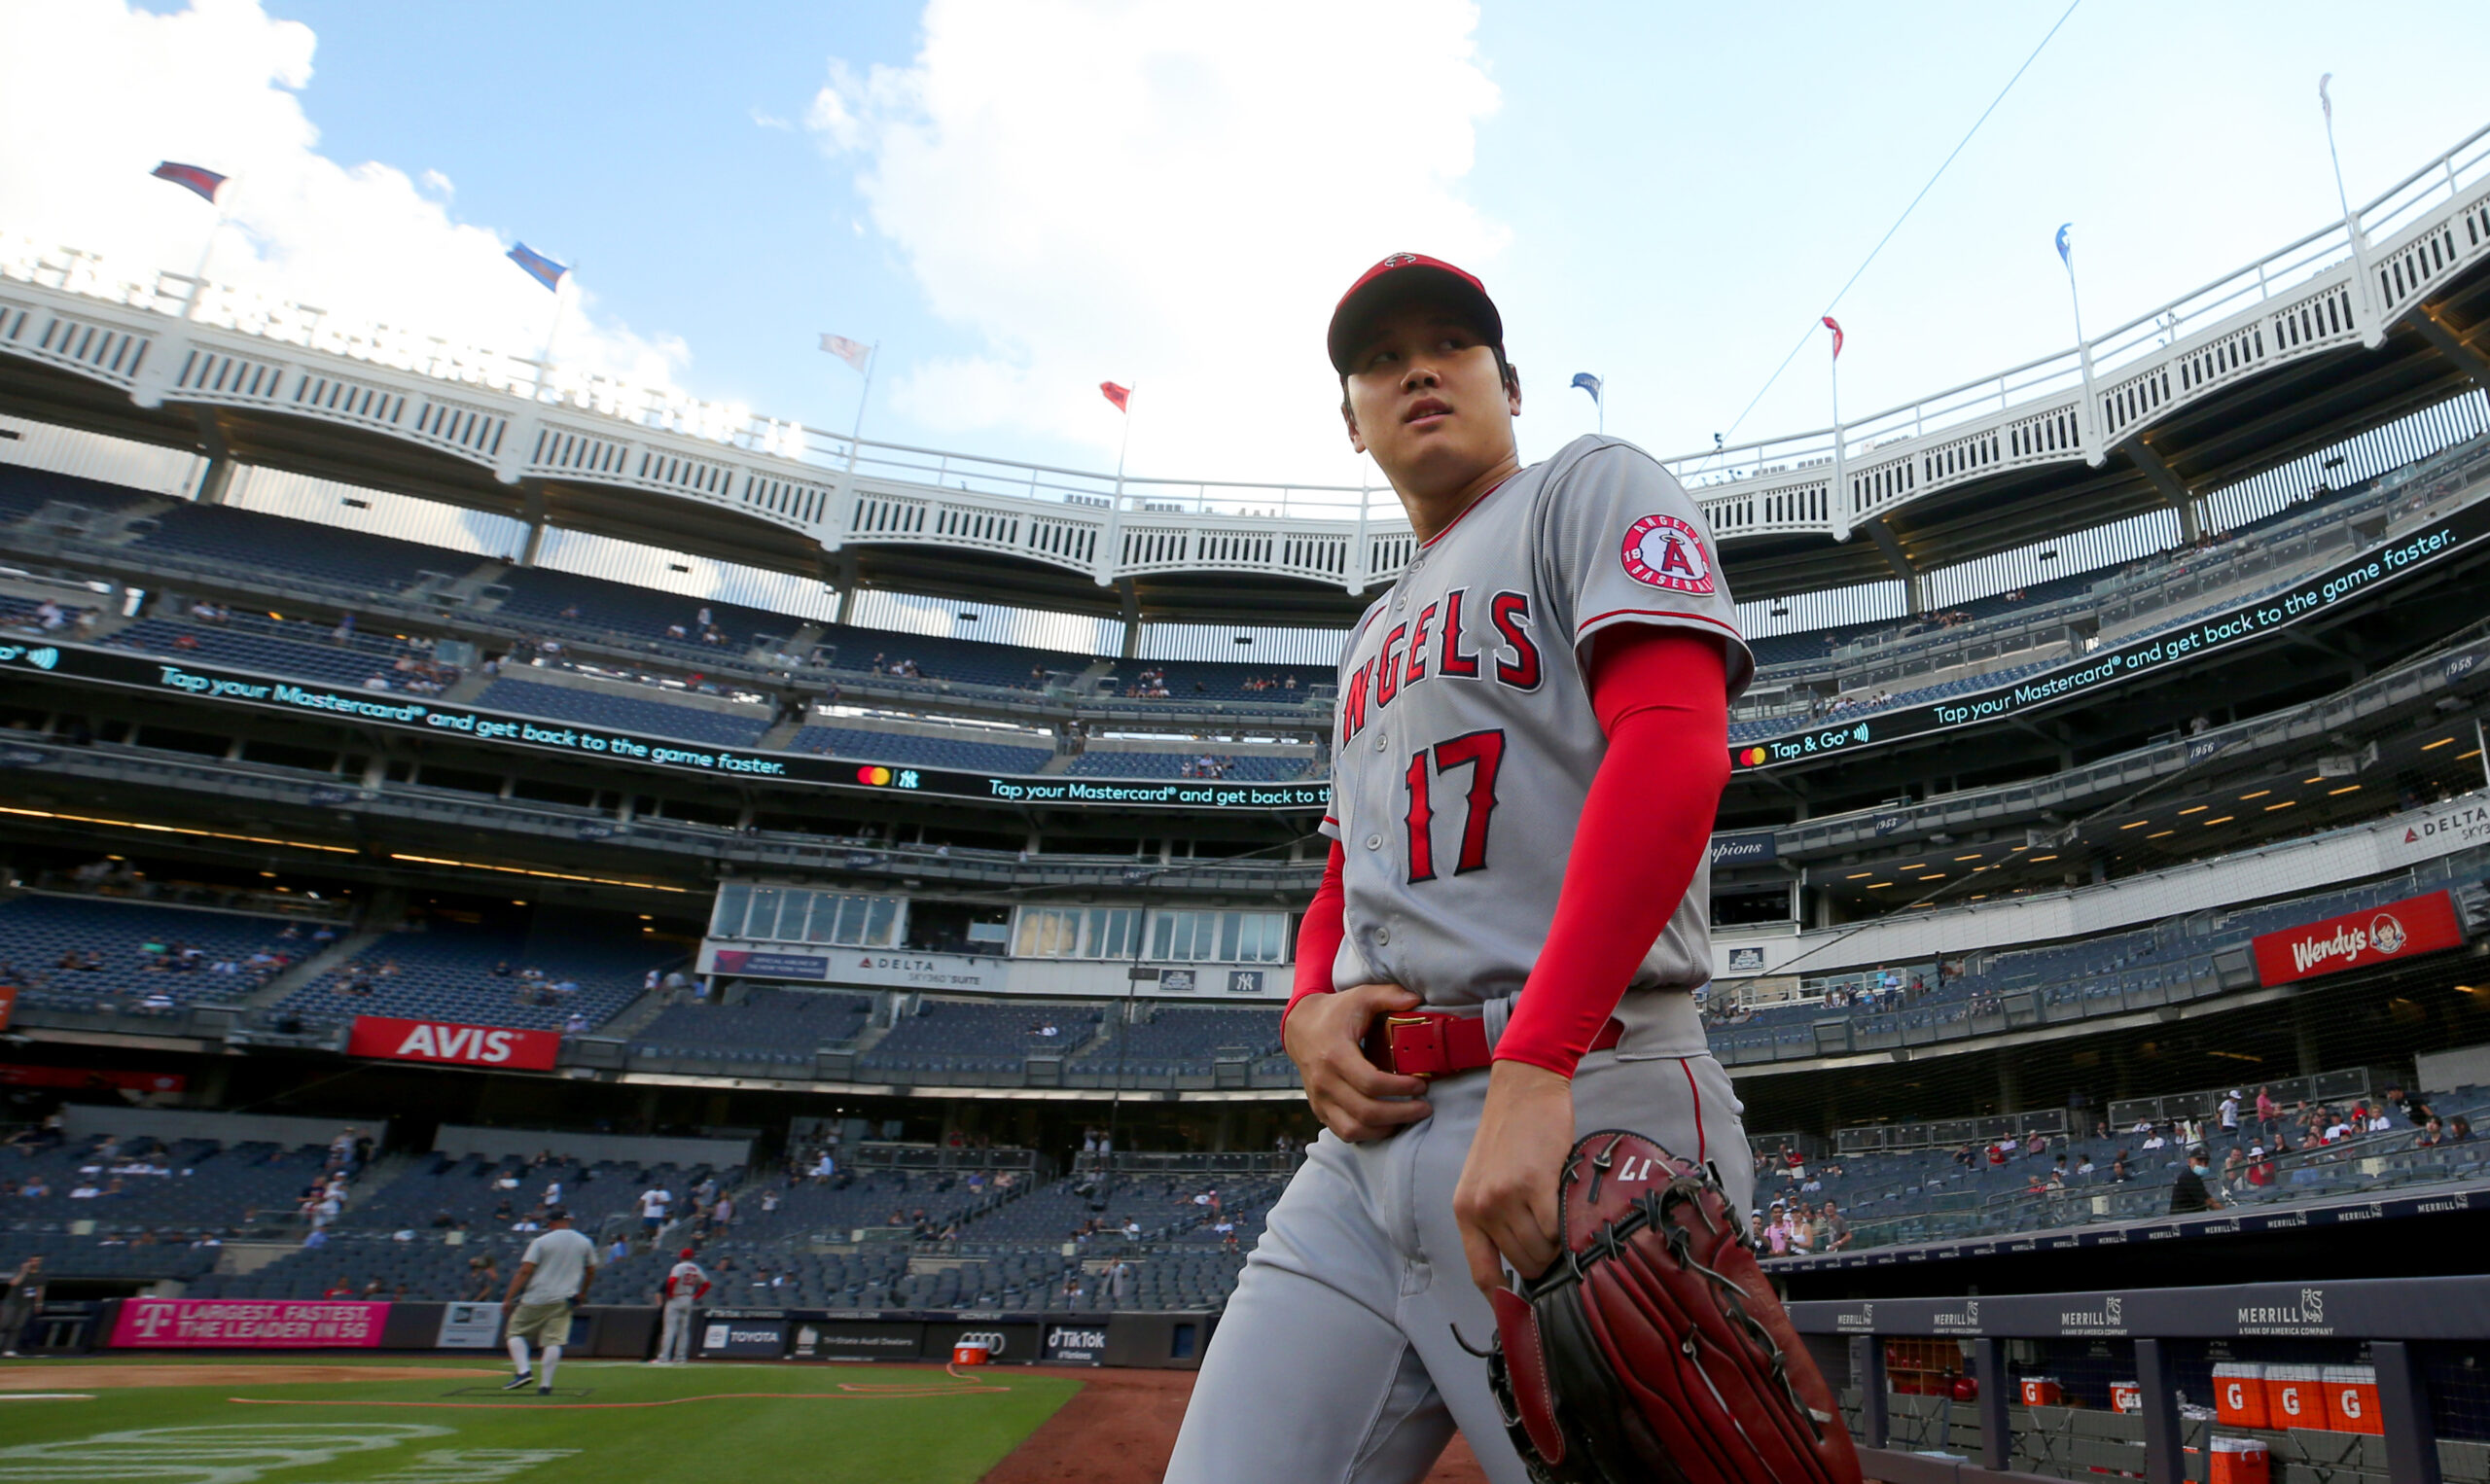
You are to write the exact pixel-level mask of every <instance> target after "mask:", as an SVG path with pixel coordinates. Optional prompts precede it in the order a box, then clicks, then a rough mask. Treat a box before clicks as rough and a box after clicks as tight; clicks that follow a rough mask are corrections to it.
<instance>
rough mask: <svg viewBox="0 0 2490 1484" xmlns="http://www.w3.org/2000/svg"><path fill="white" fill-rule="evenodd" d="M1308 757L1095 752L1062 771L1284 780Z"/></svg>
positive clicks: (1118, 775) (1092, 774)
mask: <svg viewBox="0 0 2490 1484" xmlns="http://www.w3.org/2000/svg"><path fill="white" fill-rule="evenodd" d="M1311 760H1312V759H1311V757H1310V756H1309V757H1305V758H1273V757H1269V756H1266V755H1261V754H1250V753H1249V754H1247V755H1245V756H1243V757H1228V756H1225V755H1221V754H1212V753H1198V752H1187V753H1167V752H1139V751H1134V752H1107V751H1098V752H1087V753H1084V754H1082V755H1081V756H1080V757H1079V758H1076V759H1074V760H1073V763H1072V766H1071V767H1069V768H1066V769H1065V770H1064V771H1066V772H1068V773H1070V774H1072V775H1073V776H1074V777H1076V778H1230V779H1234V780H1236V781H1237V782H1239V783H1284V782H1287V781H1288V780H1290V779H1292V778H1296V777H1298V776H1299V775H1301V774H1303V773H1304V771H1305V768H1306V764H1307V763H1308V762H1310V761H1311ZM1205 762H1207V763H1208V764H1209V765H1208V766H1207V767H1205V766H1204V763H1205Z"/></svg>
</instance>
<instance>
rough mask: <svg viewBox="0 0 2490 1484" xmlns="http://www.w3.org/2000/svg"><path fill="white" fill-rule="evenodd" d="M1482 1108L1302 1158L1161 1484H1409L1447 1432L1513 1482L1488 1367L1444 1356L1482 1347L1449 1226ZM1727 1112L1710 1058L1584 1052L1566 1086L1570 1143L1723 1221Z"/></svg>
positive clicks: (1209, 1360)
mask: <svg viewBox="0 0 2490 1484" xmlns="http://www.w3.org/2000/svg"><path fill="white" fill-rule="evenodd" d="M1696 1035H1697V1036H1698V1038H1699V1035H1700V1032H1699V1030H1698V1031H1697V1032H1696ZM1486 1094H1487V1074H1486V1073H1485V1072H1483V1071H1482V1072H1468V1073H1463V1074H1461V1075H1460V1076H1457V1077H1449V1078H1439V1079H1438V1080H1437V1081H1436V1082H1435V1083H1434V1084H1433V1085H1432V1086H1431V1087H1429V1088H1428V1091H1427V1100H1428V1102H1429V1103H1430V1104H1431V1105H1432V1107H1433V1110H1434V1112H1433V1113H1431V1114H1430V1115H1429V1116H1428V1117H1427V1118H1426V1119H1424V1120H1423V1121H1420V1122H1418V1123H1413V1124H1411V1125H1409V1126H1408V1127H1407V1128H1405V1129H1404V1130H1402V1131H1401V1132H1400V1133H1398V1134H1396V1135H1394V1136H1393V1137H1391V1138H1389V1139H1382V1140H1376V1141H1374V1142H1372V1143H1368V1144H1348V1143H1344V1142H1343V1141H1341V1140H1340V1139H1338V1138H1337V1137H1335V1136H1334V1135H1333V1134H1331V1133H1329V1132H1326V1133H1325V1134H1324V1135H1323V1136H1322V1138H1321V1139H1319V1140H1318V1141H1316V1143H1315V1144H1314V1145H1313V1146H1312V1148H1311V1149H1310V1150H1309V1152H1308V1154H1307V1157H1306V1162H1305V1164H1304V1165H1303V1166H1302V1167H1300V1168H1299V1169H1298V1173H1297V1176H1296V1178H1295V1179H1293V1180H1292V1181H1291V1182H1290V1183H1289V1187H1288V1190H1287V1191H1286V1193H1284V1194H1283V1195H1282V1196H1281V1197H1280V1200H1279V1203H1278V1204H1277V1205H1276V1206H1274V1207H1273V1208H1272V1209H1271V1215H1270V1220H1269V1224H1268V1227H1267V1229H1266V1230H1265V1231H1264V1232H1263V1240H1262V1242H1261V1243H1260V1244H1259V1245H1258V1246H1256V1248H1255V1249H1254V1254H1253V1255H1252V1256H1251V1257H1250V1258H1248V1259H1247V1261H1246V1264H1245V1270H1244V1273H1243V1274H1242V1275H1241V1276H1240V1277H1239V1279H1238V1281H1237V1285H1236V1291H1235V1293H1234V1294H1233V1295H1232V1296H1231V1297H1230V1298H1229V1299H1228V1302H1227V1313H1226V1315H1225V1316H1223V1317H1222V1318H1221V1320H1220V1322H1219V1325H1218V1328H1217V1329H1216V1330H1215V1331H1214V1332H1213V1335H1212V1338H1211V1343H1210V1349H1209V1351H1208V1352H1207V1353H1206V1354H1205V1355H1204V1356H1203V1358H1202V1369H1201V1375H1200V1376H1199V1377H1198V1378H1197V1379H1196V1381H1195V1383H1194V1386H1193V1395H1192V1403H1191V1405H1189V1406H1188V1407H1187V1409H1186V1412H1185V1424H1184V1428H1183V1431H1180V1432H1179V1433H1178V1434H1177V1438H1176V1451H1175V1456H1174V1457H1173V1458H1172V1459H1170V1460H1169V1462H1168V1466H1167V1475H1166V1477H1167V1481H1168V1484H1417V1481H1419V1480H1422V1479H1424V1478H1425V1477H1426V1474H1427V1470H1428V1469H1429V1468H1430V1467H1432V1466H1434V1464H1435V1461H1436V1457H1437V1455H1438V1454H1440V1453H1441V1452H1442V1451H1443V1448H1444V1445H1445V1443H1447V1442H1449V1441H1450V1440H1451V1438H1452V1434H1453V1431H1454V1430H1456V1429H1458V1430H1459V1431H1460V1432H1461V1434H1462V1435H1463V1436H1464V1437H1466V1438H1467V1439H1469V1442H1470V1447H1471V1451H1472V1452H1474V1453H1476V1455H1477V1457H1478V1462H1479V1464H1480V1466H1483V1467H1484V1468H1485V1469H1486V1471H1487V1477H1488V1478H1490V1479H1491V1480H1494V1481H1495V1484H1526V1475H1525V1474H1524V1472H1523V1470H1522V1464H1521V1459H1520V1457H1519V1456H1518V1455H1517V1454H1515V1453H1514V1452H1513V1448H1512V1443H1511V1442H1509V1441H1508V1440H1507V1437H1506V1433H1505V1425H1504V1419H1503V1417H1502V1416H1501V1415H1500V1414H1499V1412H1498V1411H1497V1408H1496V1398H1495V1396H1494V1394H1493V1393H1491V1392H1490V1391H1489V1390H1488V1388H1487V1362H1486V1361H1485V1360H1483V1359H1481V1358H1479V1357H1477V1356H1474V1355H1471V1354H1470V1353H1469V1352H1468V1351H1466V1350H1464V1349H1463V1348H1462V1346H1461V1344H1460V1343H1458V1342H1457V1341H1456V1340H1455V1339H1454V1331H1455V1330H1456V1329H1457V1330H1458V1331H1459V1332H1460V1336H1461V1338H1462V1339H1464V1340H1467V1341H1468V1342H1469V1343H1470V1344H1471V1345H1473V1346H1476V1347H1477V1348H1479V1349H1481V1350H1484V1349H1485V1348H1486V1346H1487V1342H1488V1340H1489V1339H1490V1337H1491V1336H1492V1335H1493V1334H1494V1332H1495V1321H1494V1319H1493V1318H1492V1317H1491V1315H1490V1311H1489V1310H1488V1307H1487V1300H1486V1299H1485V1297H1484V1296H1483V1295H1481V1294H1480V1293H1479V1291H1478V1290H1477V1289H1476V1287H1475V1286H1474V1285H1473V1284H1472V1283H1471V1281H1470V1265H1469V1262H1468V1260H1467V1259H1466V1258H1465V1257H1464V1256H1463V1254H1462V1250H1461V1237H1460V1234H1459V1232H1458V1231H1457V1230H1456V1228H1455V1227H1454V1225H1453V1219H1452V1190H1453V1186H1454V1185H1455V1184H1457V1183H1458V1182H1459V1181H1460V1179H1461V1167H1462V1163H1463V1161H1464V1160H1465V1159H1467V1158H1468V1157H1469V1153H1470V1143H1471V1139H1472V1136H1473V1135H1475V1134H1476V1132H1477V1128H1478V1113H1479V1110H1480V1107H1481V1105H1483V1104H1484V1102H1485V1101H1486ZM1743 1111H1744V1110H1743V1109H1742V1108H1741V1106H1740V1104H1739V1103H1738V1100H1737V1098H1736V1096H1735V1094H1733V1093H1732V1092H1731V1091H1730V1087H1729V1078H1728V1075H1727V1074H1726V1073H1725V1072H1723V1071H1722V1070H1721V1065H1720V1063H1718V1062H1716V1061H1714V1060H1713V1059H1712V1058H1711V1057H1710V1056H1709V1055H1708V1054H1705V1055H1695V1056H1688V1057H1675V1056H1668V1057H1646V1056H1642V1055H1637V1056H1636V1057H1635V1058H1634V1059H1632V1060H1624V1059H1620V1058H1619V1057H1618V1054H1617V1053H1616V1052H1614V1051H1594V1052H1592V1053H1591V1054H1590V1055H1588V1056H1586V1057H1584V1058H1583V1064H1582V1066H1581V1068H1580V1069H1579V1070H1578V1071H1577V1072H1576V1073H1575V1076H1574V1127H1575V1131H1576V1135H1577V1137H1579V1136H1581V1135H1583V1134H1588V1133H1591V1132H1593V1131H1595V1130H1598V1129H1603V1128H1621V1129H1631V1130H1632V1131H1634V1132H1636V1133H1639V1134H1642V1135H1644V1136H1645V1137H1647V1138H1650V1139H1653V1140H1655V1141H1656V1142H1657V1143H1658V1144H1659V1145H1660V1146H1661V1147H1662V1148H1666V1149H1667V1150H1669V1151H1670V1152H1671V1153H1673V1154H1676V1155H1678V1156H1679V1157H1681V1158H1685V1159H1693V1160H1699V1161H1708V1162H1710V1163H1712V1164H1714V1165H1715V1166H1716V1167H1717V1168H1718V1169H1719V1171H1720V1174H1721V1180H1722V1182H1723V1184H1725V1185H1726V1186H1727V1189H1728V1196H1729V1203H1730V1208H1731V1209H1732V1210H1734V1211H1738V1212H1745V1211H1747V1210H1749V1209H1750V1208H1751V1207H1752V1206H1753V1205H1754V1198H1755V1166H1754V1160H1753V1156H1752V1155H1751V1154H1750V1153H1749V1152H1748V1149H1747V1142H1746V1129H1745V1126H1744V1125H1743V1124H1742V1123H1741V1122H1740V1121H1739V1115H1740V1114H1741V1113H1742V1112H1743Z"/></svg>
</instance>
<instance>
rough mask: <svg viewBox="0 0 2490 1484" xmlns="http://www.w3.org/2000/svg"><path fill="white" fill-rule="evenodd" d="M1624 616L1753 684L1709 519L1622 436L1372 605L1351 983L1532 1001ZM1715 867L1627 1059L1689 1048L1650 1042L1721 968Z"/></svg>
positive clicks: (1682, 926)
mask: <svg viewBox="0 0 2490 1484" xmlns="http://www.w3.org/2000/svg"><path fill="white" fill-rule="evenodd" d="M1624 623H1643V624H1654V625H1658V626H1662V627H1671V628H1684V629H1689V630H1691V631H1693V632H1696V633H1701V634H1705V635H1708V636H1710V637H1713V638H1717V639H1719V640H1721V641H1723V643H1724V645H1725V649H1726V652H1727V658H1728V684H1729V694H1730V695H1731V696H1732V697H1734V696H1736V695H1737V694H1738V693H1739V692H1740V691H1742V690H1744V689H1746V686H1747V683H1748V682H1749V681H1750V680H1751V679H1753V677H1754V673H1755V662H1754V658H1753V656H1752V655H1751V654H1749V653H1748V651H1747V646H1746V641H1745V639H1744V638H1743V637H1741V636H1740V635H1739V633H1738V630H1737V612H1736V608H1735V605H1734V604H1733V603H1732V602H1731V600H1730V597H1729V590H1728V585H1727V583H1725V582H1724V581H1723V579H1722V576H1721V572H1720V566H1719V562H1718V560H1717V557H1716V555H1715V552H1714V549H1713V543H1712V540H1711V537H1710V535H1709V533H1708V531H1707V530H1706V528H1705V526H1704V523H1703V516H1702V514H1701V512H1698V511H1697V510H1696V509H1695V507H1694V502H1693V501H1691V500H1690V499H1689V498H1688V497H1687V493H1686V490H1685V489H1684V487H1682V486H1681V485H1680V484H1679V483H1678V481H1677V479H1676V478H1675V477H1673V476H1671V475H1670V474H1669V472H1668V471H1667V470H1666V469H1663V468H1662V467H1660V465H1659V463H1658V462H1657V461H1655V460H1654V459H1653V458H1652V457H1651V456H1649V455H1648V454H1646V453H1644V452H1643V451H1642V450H1641V449H1639V448H1636V447H1634V446H1633V445H1631V444H1629V443H1625V442H1619V441H1618V440H1616V439H1610V438H1581V439H1576V440H1575V441H1574V442H1570V443H1568V444H1566V445H1565V446H1564V447H1563V448H1562V449H1560V450H1559V451H1558V452H1557V454H1556V456H1555V457H1553V458H1550V459H1547V460H1546V461H1545V462H1542V463H1538V464H1534V465H1532V466H1531V467H1530V468H1528V469H1525V470H1523V471H1522V472H1521V473H1519V474H1517V475H1515V476H1513V477H1512V478H1511V479H1508V480H1506V481H1505V482H1504V483H1503V484H1502V485H1500V486H1498V487H1497V488H1496V489H1494V490H1493V491H1491V492H1489V493H1488V494H1487V495H1485V496H1483V497H1481V498H1480V499H1479V500H1478V501H1477V502H1476V504H1474V505H1472V506H1471V507H1470V509H1469V510H1467V511H1466V512H1463V513H1462V514H1461V515H1460V517H1459V518H1457V519H1456V520H1454V522H1453V523H1452V524H1451V525H1450V526H1447V527H1446V528H1445V529H1443V530H1442V531H1441V532H1439V533H1438V534H1437V535H1436V537H1435V539H1434V540H1433V541H1430V542H1428V543H1427V544H1425V545H1424V546H1422V547H1420V548H1418V551H1417V553H1416V555H1414V556H1413V557H1412V558H1411V559H1410V562H1409V565H1408V568H1407V570H1405V571H1404V572H1403V573H1402V575H1401V579H1400V581H1399V582H1397V583H1393V585H1392V589H1391V591H1389V592H1387V593H1385V594H1384V595H1383V597H1382V598H1381V599H1380V600H1379V601H1377V602H1376V603H1375V604H1374V606H1373V607H1371V608H1369V610H1368V611H1367V614H1366V617H1365V618H1363V619H1361V620H1360V621H1359V626H1358V628H1357V630H1356V632H1355V633H1354V634H1353V635H1352V637H1351V639H1350V642H1349V646H1348V650H1347V653H1346V654H1344V655H1343V656H1342V658H1341V660H1340V679H1339V701H1338V714H1337V716H1336V717H1335V719H1334V721H1335V725H1334V739H1333V755H1332V795H1333V796H1332V813H1331V814H1330V815H1328V816H1326V817H1325V819H1324V821H1323V826H1322V828H1323V832H1324V833H1326V834H1328V835H1331V836H1332V837H1333V838H1334V839H1336V840H1338V841H1339V842H1340V843H1341V847H1342V854H1343V857H1344V858H1345V863H1346V864H1345V865H1344V866H1343V867H1342V871H1341V880H1342V887H1343V892H1344V896H1345V910H1344V913H1343V918H1344V922H1345V925H1346V929H1347V933H1346V936H1345V937H1344V938H1343V940H1342V942H1341V945H1340V952H1339V956H1338V958H1337V959H1336V960H1335V961H1334V965H1333V971H1332V973H1333V982H1334V985H1335V986H1337V987H1346V986H1348V985H1351V984H1358V983H1366V982H1369V981H1376V980H1381V981H1385V982H1389V983H1394V984H1399V985H1402V986H1404V987H1405V988H1408V989H1411V990H1414V991H1416V992H1417V994H1418V995H1419V996H1420V997H1421V998H1422V999H1424V1001H1425V1002H1426V1003H1427V1004H1429V1005H1433V1006H1445V1007H1449V1006H1460V1005H1475V1004H1478V1003H1480V1002H1482V1001H1488V1000H1494V999H1497V998H1500V997H1503V996H1508V995H1512V994H1516V993H1518V992H1519V991H1520V989H1521V987H1522V983H1523V981H1524V980H1525V979H1527V978H1528V977H1529V976H1530V970H1531V965H1532V964H1534V963H1535V962H1537V960H1538V958H1539V953H1540V949H1541V947H1542V946H1543V945H1544V944H1545V943H1546V941H1547V930H1548V925H1549V924H1550V923H1551V922H1552V921H1553V920H1554V917H1555V913H1556V897H1557V891H1558V889H1559V887H1561V886H1562V884H1563V882H1564V876H1565V862H1566V857H1567V854H1568V847H1569V845H1570V843H1571V841H1572V839H1573V835H1574V829H1575V825H1576V823H1577V822H1578V821H1579V820H1580V819H1581V818H1582V813H1583V801H1584V799H1585V797H1586V796H1587V795H1588V794H1589V792H1590V784H1591V776H1592V774H1593V773H1594V772H1596V771H1597V770H1598V767H1599V763H1600V760H1601V758H1602V757H1604V756H1605V755H1606V753H1607V750H1608V739H1607V737H1606V736H1605V735H1604V734H1603V733H1602V732H1601V730H1600V725H1599V720H1598V718H1597V716H1595V715H1594V714H1593V712H1592V710H1591V699H1590V693H1589V689H1588V688H1587V686H1586V684H1585V682H1584V677H1583V659H1584V657H1585V656H1586V655H1587V654H1588V652H1589V645H1590V640H1591V638H1592V636H1594V635H1596V634H1598V633H1599V632H1601V631H1602V630H1604V629H1608V628H1612V627H1615V626H1617V625H1618V624H1624ZM1653 786H1654V788H1665V787H1667V782H1666V780H1661V779H1654V781H1653ZM1709 877H1710V871H1709V862H1708V861H1707V862H1706V863H1705V864H1704V865H1703V866H1698V867H1697V869H1696V871H1695V876H1694V881H1693V884H1692V885H1691V886H1690V888H1689V889H1688V891H1687V894H1686V897H1685V899H1684V900H1683V901H1680V902H1679V903H1678V906H1677V911H1676V913H1675V914H1674V915H1673V916H1672V917H1671V918H1670V919H1669V924H1668V927H1667V929H1666V930H1665V931H1664V932H1662V934H1661V935H1660V936H1659V939H1658V940H1657V941H1656V942H1654V944H1653V945H1652V949H1651V952H1650V953H1648V954H1647V955H1645V957H1644V960H1643V964H1642V967H1641V968H1640V969H1639V970H1638V971H1637V972H1635V975H1634V978H1633V980H1632V982H1631V983H1630V985H1629V986H1628V989H1627V992H1626V995H1625V998H1624V1000H1623V1001H1622V1002H1621V1003H1620V1005H1619V1006H1618V1018H1619V1019H1620V1020H1622V1021H1623V1022H1624V1024H1625V1037H1624V1040H1623V1041H1622V1042H1619V1045H1618V1050H1619V1051H1620V1052H1621V1053H1626V1054H1631V1053H1633V1052H1635V1051H1638V1050H1639V1051H1645V1052H1647V1053H1656V1054H1684V1050H1683V1049H1682V1048H1678V1047H1675V1046H1673V1045H1672V1046H1662V1045H1658V1044H1653V1043H1650V1042H1652V1040H1653V1039H1654V1037H1658V1036H1660V1035H1662V1034H1663V1033H1662V1032H1661V1030H1660V1028H1659V1025H1658V1024H1657V1022H1658V1021H1660V1020H1662V1019H1665V1021H1666V1022H1667V1024H1668V1026H1669V1027H1670V1029H1669V1030H1668V1031H1667V1032H1666V1033H1665V1034H1666V1035H1667V1036H1669V1037H1671V1038H1675V1037H1676V1036H1677V1034H1678V1028H1679V1027H1681V1026H1682V1025H1683V1017H1681V1016H1678V1015H1666V1016H1661V1015H1659V1014H1658V1013H1657V1012H1658V1011H1659V1010H1660V1008H1661V1007H1659V1006H1658V1005H1656V1004H1653V1003H1650V997H1651V995H1652V992H1654V991H1655V990H1670V989H1674V990H1685V989H1691V988H1693V987H1695V986H1696V985H1699V984H1701V983H1703V982H1704V981H1705V980H1706V979H1708V978H1709V977H1710V976H1711V965H1712V947H1711V934H1710V929H1709V924H1708V915H1709V899H1710V895H1711V893H1710V881H1709ZM1638 1030H1639V1031H1646V1032H1648V1033H1649V1034H1647V1035H1646V1036H1644V1037H1641V1038H1638V1036H1637V1032H1638Z"/></svg>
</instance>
